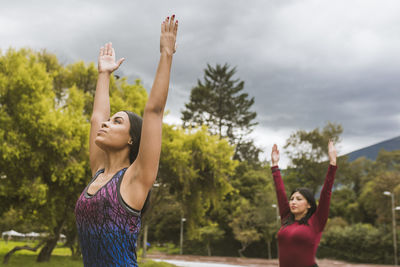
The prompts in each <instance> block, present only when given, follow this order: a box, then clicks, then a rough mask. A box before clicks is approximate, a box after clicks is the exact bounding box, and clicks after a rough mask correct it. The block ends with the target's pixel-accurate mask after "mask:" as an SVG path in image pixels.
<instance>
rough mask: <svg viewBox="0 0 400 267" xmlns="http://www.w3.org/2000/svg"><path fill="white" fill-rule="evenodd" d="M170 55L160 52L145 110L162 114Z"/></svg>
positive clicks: (170, 62)
mask: <svg viewBox="0 0 400 267" xmlns="http://www.w3.org/2000/svg"><path fill="white" fill-rule="evenodd" d="M171 65H172V55H168V54H167V52H162V53H161V55H160V62H159V64H158V68H157V72H156V77H155V79H154V83H153V87H152V88H151V92H150V96H149V100H148V101H147V104H146V108H145V111H146V112H155V113H159V114H162V113H163V112H164V108H165V104H166V102H167V96H168V88H169V80H170V73H171Z"/></svg>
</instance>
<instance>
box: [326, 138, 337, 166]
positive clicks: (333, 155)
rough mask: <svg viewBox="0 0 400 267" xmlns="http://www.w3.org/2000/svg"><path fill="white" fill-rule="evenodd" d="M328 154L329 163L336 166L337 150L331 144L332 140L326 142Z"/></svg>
mask: <svg viewBox="0 0 400 267" xmlns="http://www.w3.org/2000/svg"><path fill="white" fill-rule="evenodd" d="M328 155H329V163H330V164H331V165H333V166H336V156H337V152H336V148H335V146H334V144H333V141H332V140H329V144H328Z"/></svg>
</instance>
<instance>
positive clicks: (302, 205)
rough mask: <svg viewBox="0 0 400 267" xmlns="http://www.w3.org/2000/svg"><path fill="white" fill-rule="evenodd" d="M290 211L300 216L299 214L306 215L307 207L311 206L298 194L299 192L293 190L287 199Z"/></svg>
mask: <svg viewBox="0 0 400 267" xmlns="http://www.w3.org/2000/svg"><path fill="white" fill-rule="evenodd" d="M289 206H290V211H291V212H292V213H293V214H294V215H295V216H296V215H297V216H299V217H301V215H304V216H305V215H306V214H307V212H308V209H309V208H311V206H310V204H309V203H308V201H307V199H306V198H305V197H304V196H303V195H302V194H300V192H295V193H294V194H293V195H292V196H291V197H290V199H289Z"/></svg>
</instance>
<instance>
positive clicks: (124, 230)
mask: <svg viewBox="0 0 400 267" xmlns="http://www.w3.org/2000/svg"><path fill="white" fill-rule="evenodd" d="M125 171H126V168H124V169H122V170H120V171H118V172H117V173H116V174H115V175H114V176H113V177H112V178H111V179H110V181H108V182H107V183H106V184H105V185H104V186H103V187H101V188H100V189H99V190H98V191H97V192H96V193H95V194H94V195H89V194H88V193H87V190H88V188H89V186H90V184H91V183H92V182H93V181H94V180H95V179H96V178H97V177H98V176H99V174H100V173H102V172H104V169H102V170H100V171H98V172H97V173H96V174H95V176H94V177H93V179H92V181H91V182H90V183H89V185H88V186H86V188H85V190H83V192H82V194H81V196H80V197H79V199H78V201H77V203H76V206H75V217H76V224H77V227H78V235H79V242H80V245H81V250H82V256H83V263H84V265H85V267H88V266H138V265H137V260H136V241H137V238H138V234H139V229H140V224H141V214H140V211H136V210H133V209H131V208H130V207H129V206H128V205H127V204H126V203H125V201H124V200H123V199H122V197H121V194H120V189H119V188H120V185H121V181H122V178H123V176H124V173H125Z"/></svg>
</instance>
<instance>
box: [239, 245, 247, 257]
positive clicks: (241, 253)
mask: <svg viewBox="0 0 400 267" xmlns="http://www.w3.org/2000/svg"><path fill="white" fill-rule="evenodd" d="M246 248H247V246H246V245H243V244H242V248H241V249H238V252H239V256H240V257H241V258H244V255H243V251H245V250H246Z"/></svg>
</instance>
